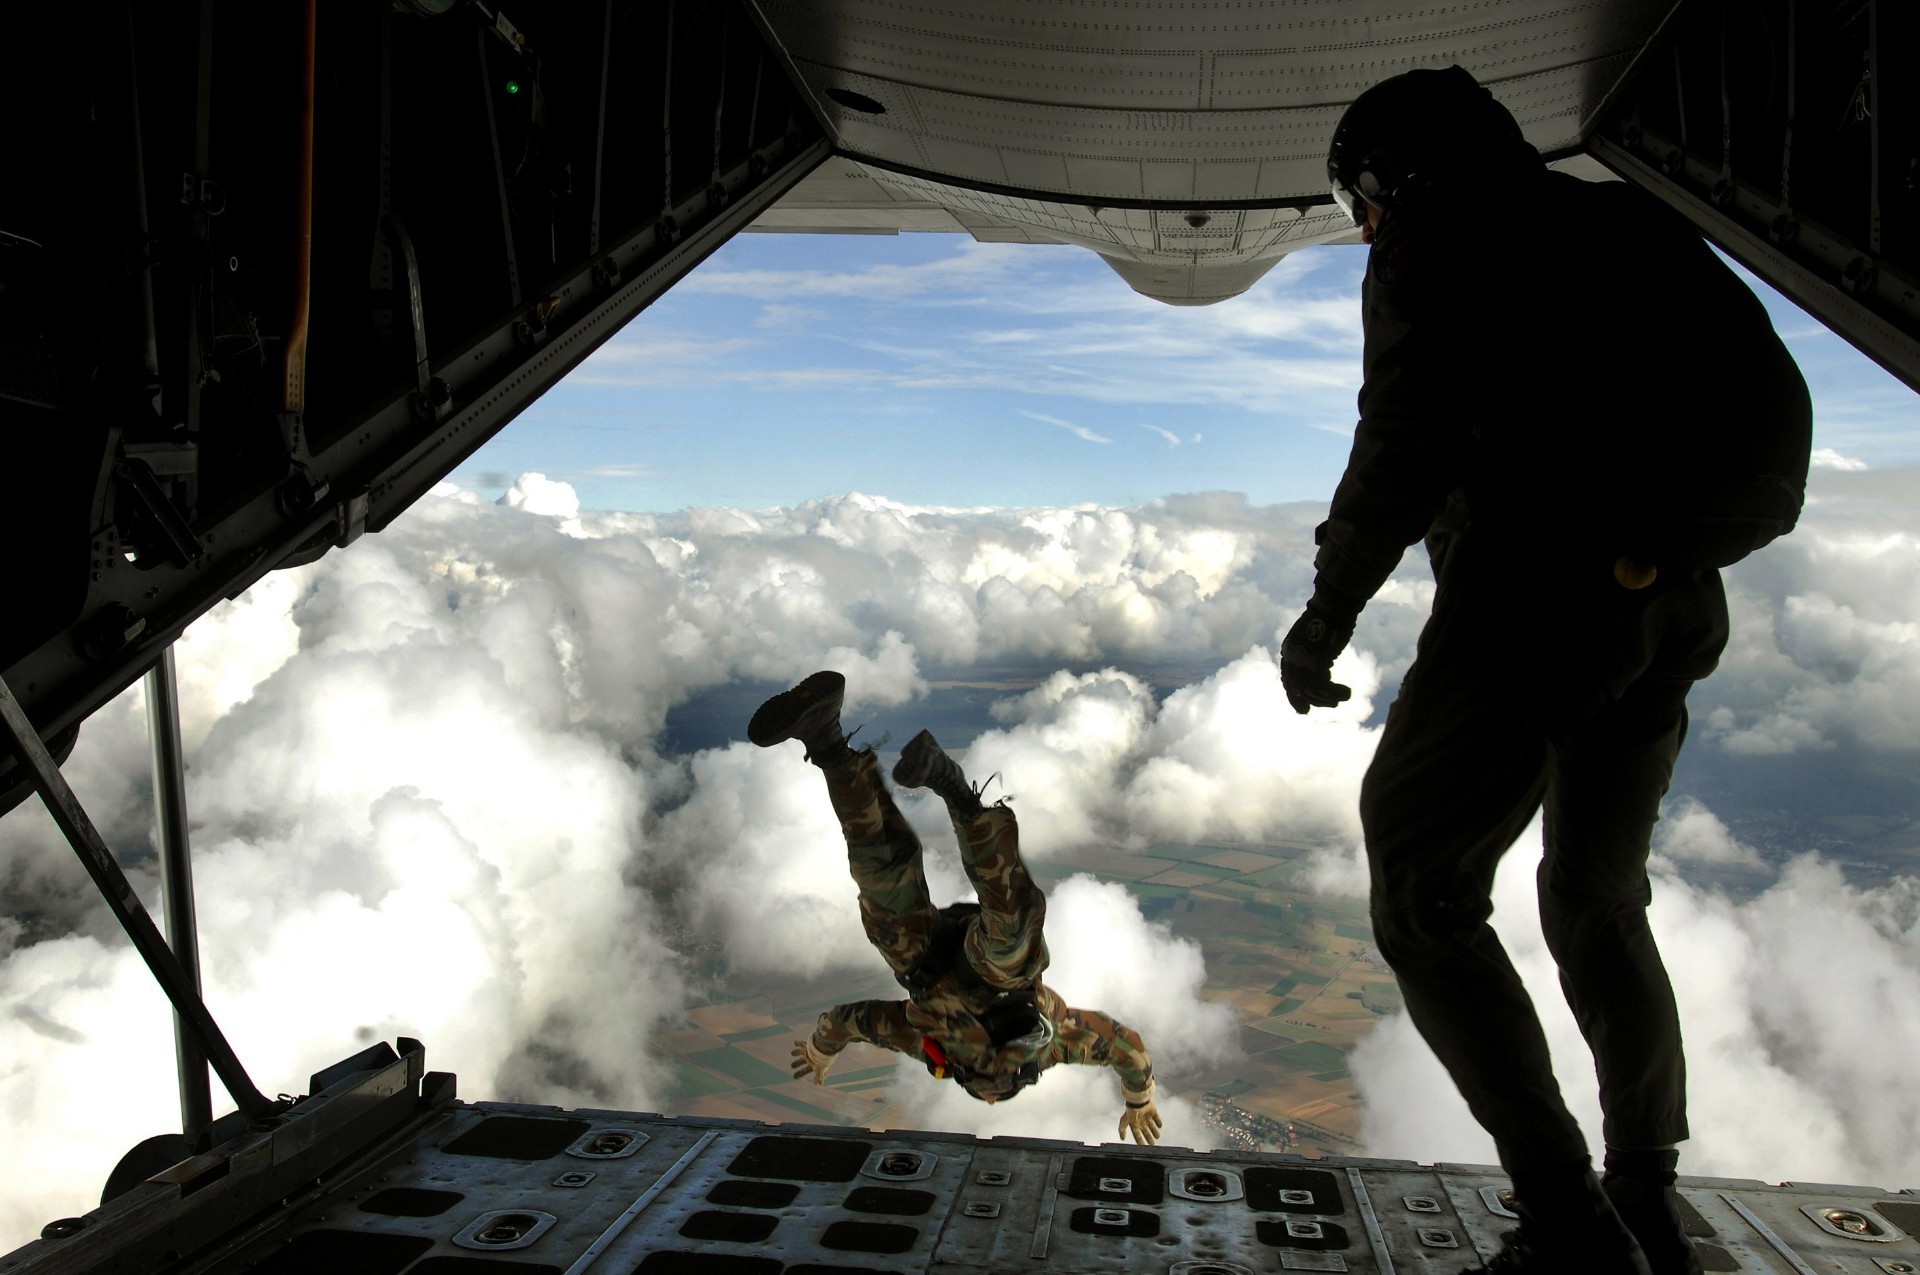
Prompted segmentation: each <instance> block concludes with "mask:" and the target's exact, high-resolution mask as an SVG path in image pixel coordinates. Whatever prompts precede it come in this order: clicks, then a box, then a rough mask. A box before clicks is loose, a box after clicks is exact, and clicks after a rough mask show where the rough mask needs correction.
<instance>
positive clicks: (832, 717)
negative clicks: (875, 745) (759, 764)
mask: <svg viewBox="0 0 1920 1275" xmlns="http://www.w3.org/2000/svg"><path fill="white" fill-rule="evenodd" d="M846 694H847V679H846V678H845V677H843V676H841V675H840V674H839V673H834V672H831V671H828V672H821V673H815V674H814V675H813V676H811V677H809V678H807V679H806V680H805V681H803V682H801V683H800V684H799V685H798V686H795V687H793V688H792V689H791V690H785V691H781V692H780V693H779V694H778V695H775V696H774V697H773V698H772V699H769V700H768V701H767V702H766V703H764V704H762V705H761V706H760V707H759V708H758V709H756V710H755V711H754V714H753V720H752V721H750V722H748V723H747V738H748V739H750V740H752V741H753V742H754V743H756V744H758V745H760V747H762V748H771V747H773V746H774V745H775V744H779V743H784V742H785V741H787V740H789V739H797V740H799V741H800V742H801V743H802V744H803V745H805V746H806V750H807V760H808V761H810V762H812V763H813V764H814V765H816V766H820V767H823V768H824V767H827V766H834V765H838V764H839V763H840V762H843V761H845V760H846V759H847V758H849V757H851V756H853V749H851V748H849V747H848V746H847V737H846V735H844V734H843V733H842V732H841V730H840V701H841V700H843V699H844V698H846Z"/></svg>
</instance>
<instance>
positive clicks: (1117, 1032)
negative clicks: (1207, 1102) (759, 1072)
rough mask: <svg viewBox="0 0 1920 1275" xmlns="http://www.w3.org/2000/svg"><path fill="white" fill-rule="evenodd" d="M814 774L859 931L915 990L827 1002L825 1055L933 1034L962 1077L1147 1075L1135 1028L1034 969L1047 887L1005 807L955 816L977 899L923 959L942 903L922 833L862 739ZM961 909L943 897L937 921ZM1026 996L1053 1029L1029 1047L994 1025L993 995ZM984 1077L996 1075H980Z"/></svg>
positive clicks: (917, 1048)
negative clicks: (926, 867) (848, 876)
mask: <svg viewBox="0 0 1920 1275" xmlns="http://www.w3.org/2000/svg"><path fill="white" fill-rule="evenodd" d="M822 774H824V775H825V777H826V781H827V792H828V794H829V795H830V796H831V798H832V800H833V809H834V813H835V814H836V815H837V816H838V817H839V819H840V828H841V831H842V833H843V834H844V835H845V836H846V839H847V866H848V868H849V869H850V870H851V871H852V873H853V879H854V883H855V884H856V885H858V886H859V887H860V919H861V922H862V924H863V925H864V926H865V927H866V931H867V939H868V941H869V942H871V943H872V944H873V946H874V947H875V948H876V949H877V950H878V951H879V953H880V955H881V956H882V957H884V958H885V959H886V962H887V965H888V967H889V968H891V969H892V970H893V973H894V977H895V978H897V979H899V980H900V981H901V983H902V984H903V985H904V986H906V987H908V988H909V990H910V991H912V992H913V995H912V998H911V999H909V1000H896V1001H877V1000H876V1001H854V1002H852V1003H850V1004H846V1005H836V1006H834V1007H833V1008H832V1009H830V1010H828V1011H827V1012H826V1013H824V1014H822V1015H820V1021H819V1023H818V1024H817V1025H816V1026H815V1027H814V1031H813V1047H814V1048H815V1049H817V1050H818V1051H820V1052H821V1053H822V1054H825V1055H828V1056H829V1057H831V1056H832V1055H835V1054H838V1053H839V1052H840V1051H841V1050H843V1049H845V1048H846V1047H847V1046H848V1045H849V1044H850V1043H852V1042H853V1041H856V1040H864V1041H867V1042H869V1043H871V1044H875V1045H879V1046H881V1047H882V1048H884V1049H891V1050H894V1051H896V1052H898V1053H902V1054H907V1055H910V1056H912V1057H915V1058H919V1059H921V1060H923V1061H926V1060H928V1059H929V1056H930V1055H929V1051H928V1050H927V1047H926V1042H927V1041H929V1040H931V1041H933V1042H934V1043H935V1045H936V1046H937V1049H938V1051H939V1052H940V1053H941V1054H943V1055H944V1056H945V1058H946V1059H947V1061H948V1064H949V1065H950V1066H951V1067H952V1069H953V1070H954V1072H955V1074H956V1075H957V1076H959V1075H971V1076H976V1077H982V1078H996V1077H997V1078H1004V1077H1007V1076H1010V1075H1012V1074H1013V1073H1014V1072H1016V1071H1018V1070H1019V1069H1020V1068H1021V1067H1022V1066H1024V1065H1025V1064H1027V1063H1032V1064H1034V1065H1035V1067H1036V1069H1037V1070H1042V1071H1043V1070H1045V1069H1046V1068H1048V1067H1052V1066H1054V1065H1055V1064H1057V1063H1090V1064H1096V1065H1099V1066H1110V1067H1112V1068H1113V1069H1114V1071H1115V1072H1116V1073H1118V1075H1119V1077H1120V1082H1121V1084H1122V1085H1123V1086H1124V1087H1125V1088H1126V1089H1127V1090H1129V1091H1133V1092H1139V1091H1142V1090H1145V1089H1146V1088H1147V1087H1148V1085H1149V1083H1150V1082H1151V1081H1152V1079H1153V1061H1152V1059H1151V1058H1149V1057H1148V1055H1147V1049H1146V1046H1145V1045H1144V1044H1142V1043H1141V1040H1140V1034H1139V1033H1138V1032H1136V1031H1134V1030H1133V1029H1132V1028H1131V1027H1128V1026H1126V1025H1125V1024H1123V1023H1119V1022H1116V1021H1115V1020H1114V1019H1113V1018H1112V1017H1110V1016H1108V1015H1106V1014H1103V1013H1101V1012H1100V1011H1098V1010H1089V1009H1072V1008H1069V1007H1068V1006H1067V1005H1066V1004H1065V1003H1064V1002H1063V1001H1062V1000H1061V999H1060V997H1059V996H1058V995H1057V994H1056V993H1055V992H1054V991H1053V990H1052V989H1051V988H1049V987H1047V986H1046V985H1045V984H1043V983H1041V982H1040V974H1041V972H1042V971H1044V970H1045V969H1046V968H1047V943H1046V939H1045V938H1044V937H1043V936H1042V934H1041V926H1042V924H1043V922H1044V921H1045V920H1046V915H1047V899H1046V895H1045V894H1043V893H1041V891H1040V887H1039V886H1037V885H1035V884H1034V883H1033V878H1032V877H1030V876H1029V875H1028V874H1027V869H1026V865H1025V864H1024V863H1022V862H1021V860H1020V834H1019V830H1018V828H1017V827H1016V825H1015V823H1014V817H1013V811H1011V810H1009V809H1008V808H1007V807H1006V806H1005V805H996V806H989V807H988V808H987V809H985V810H984V811H982V812H981V813H980V815H979V816H977V817H976V818H974V819H972V820H970V821H968V822H967V823H965V824H959V823H956V824H955V825H954V834H955V836H957V837H958V838H959V841H960V846H961V856H960V857H961V862H962V864H963V865H964V867H965V868H966V873H967V879H968V880H969V881H971V882H972V883H973V888H974V892H975V893H976V894H977V895H978V896H979V899H980V910H979V913H978V915H976V916H972V917H971V918H969V919H967V920H966V921H965V923H964V924H965V931H964V938H963V939H962V940H961V942H960V945H959V950H958V951H956V952H954V953H952V955H951V958H950V959H948V960H947V961H946V963H945V966H944V968H927V966H928V964H929V962H930V961H931V963H933V964H934V965H936V966H937V965H939V963H940V961H941V959H942V952H941V951H940V950H939V949H940V946H941V945H940V943H939V939H940V937H941V929H942V925H943V916H942V913H941V911H940V910H938V909H936V908H935V907H934V906H933V903H932V901H931V900H930V899H929V898H928V897H927V878H926V874H925V872H924V871H923V870H922V867H921V860H920V855H921V850H920V839H919V838H918V837H917V836H915V835H914V832H913V829H912V828H911V827H910V826H909V825H908V823H907V821H906V819H905V818H904V817H903V816H902V815H901V814H900V811H899V809H898V808H897V807H896V806H895V805H894V804H893V798H892V796H891V795H889V794H888V792H887V790H886V788H885V786H884V785H883V784H882V783H881V781H880V768H879V763H878V761H877V760H876V759H875V757H874V754H873V752H872V750H871V749H869V750H866V751H863V752H858V753H855V754H853V755H852V756H851V757H850V758H848V759H847V760H846V761H844V762H841V763H839V764H838V765H833V766H827V767H825V768H823V770H822ZM957 919H958V915H957V914H956V912H955V911H953V910H949V911H948V913H947V914H946V919H945V923H946V924H949V925H951V924H954V923H955V922H956V921H957ZM916 988H917V990H916ZM1029 996H1030V998H1031V1001H1032V1004H1033V1007H1034V1008H1035V1009H1037V1010H1038V1012H1039V1014H1040V1016H1041V1017H1043V1018H1044V1019H1045V1020H1046V1023H1047V1024H1048V1025H1050V1026H1051V1028H1052V1031H1051V1033H1049V1034H1050V1035H1051V1040H1049V1041H1047V1043H1045V1044H1044V1045H1043V1046H1040V1047H1038V1048H1034V1047H1032V1046H1031V1045H1029V1046H1027V1047H1022V1046H1021V1045H1019V1044H1017V1043H1015V1044H996V1043H995V1041H994V1032H993V1031H992V1030H991V1029H990V1024H991V1023H993V1022H994V1021H995V1014H996V1012H997V1006H1000V1005H1002V1004H1004V1003H1005V1002H1007V1001H1009V1000H1012V999H1018V1000H1019V1001H1020V1002H1021V1003H1022V1004H1024V1003H1025V1002H1026V1000H1027V999H1028V998H1029ZM983 1018H984V1019H986V1021H983ZM1026 1039H1029V1040H1030V1039H1031V1038H1026ZM1035 1043H1037V1042H1035ZM985 1088H987V1089H988V1090H989V1091H991V1090H993V1089H994V1088H996V1086H995V1084H994V1083H993V1081H992V1080H991V1079H988V1080H987V1081H986V1084H985Z"/></svg>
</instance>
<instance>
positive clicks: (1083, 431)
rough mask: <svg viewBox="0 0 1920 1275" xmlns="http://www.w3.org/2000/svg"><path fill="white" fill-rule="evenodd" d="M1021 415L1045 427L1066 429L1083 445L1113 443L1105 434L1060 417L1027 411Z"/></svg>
mask: <svg viewBox="0 0 1920 1275" xmlns="http://www.w3.org/2000/svg"><path fill="white" fill-rule="evenodd" d="M1020 415H1022V416H1024V417H1026V418H1027V419H1028V420H1031V421H1039V422H1040V423H1041V424H1043V425H1051V426H1053V427H1054V428H1055V429H1064V430H1066V431H1067V433H1069V434H1072V435H1073V436H1074V437H1075V438H1077V439H1079V440H1080V441H1081V442H1083V443H1111V442H1112V441H1113V440H1112V439H1111V438H1108V437H1107V436H1106V435H1105V434H1097V433H1095V432H1094V431H1093V430H1090V429H1088V428H1087V427H1086V426H1085V425H1076V424H1074V423H1073V422H1072V421H1063V420H1061V419H1060V418H1059V417H1058V416H1046V415H1043V414H1041V413H1039V412H1026V411H1023V412H1021V413H1020Z"/></svg>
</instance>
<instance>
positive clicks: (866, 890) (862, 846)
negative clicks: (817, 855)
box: [821, 749, 1047, 988]
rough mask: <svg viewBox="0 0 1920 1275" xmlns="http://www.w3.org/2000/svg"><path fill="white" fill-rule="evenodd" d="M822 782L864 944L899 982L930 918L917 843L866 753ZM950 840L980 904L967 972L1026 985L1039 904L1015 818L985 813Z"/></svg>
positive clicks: (1041, 958)
mask: <svg viewBox="0 0 1920 1275" xmlns="http://www.w3.org/2000/svg"><path fill="white" fill-rule="evenodd" d="M821 774H822V775H823V776H824V777H825V778H826V781H827V794H828V796H829V797H830V798H831V799H832V801H833V812H834V814H835V815H836V816H838V818H839V820H840V831H841V833H842V835H844V836H845V837H846V840H847V868H848V870H849V871H851V872H852V873H853V882H854V884H855V885H857V886H858V887H859V888H860V921H861V923H862V925H864V926H865V928H866V932H867V941H868V942H870V943H872V944H873V946H874V947H875V949H877V950H878V951H879V953H880V955H881V956H882V957H883V958H885V960H886V962H887V965H888V967H889V968H890V969H892V970H893V972H894V973H895V974H904V973H906V972H907V971H908V970H911V969H912V968H913V967H914V966H915V965H916V964H917V963H918V962H919V960H920V958H921V957H923V956H924V955H926V952H927V946H928V943H929V942H930V940H931V939H932V936H933V927H934V919H935V917H936V915H937V909H936V908H935V907H934V906H933V903H932V901H931V900H930V899H929V898H928V896H927V876H926V871H925V869H924V868H923V866H922V864H921V848H920V838H919V837H918V836H916V835H915V834H914V831H913V828H912V826H911V825H909V824H908V823H907V821H906V818H905V816H903V815H902V814H901V813H900V810H899V808H898V807H897V806H895V805H894V804H893V797H892V795H891V794H890V793H888V792H887V789H886V785H885V784H884V783H882V782H881V779H880V763H879V761H878V759H877V758H875V756H874V754H873V750H872V749H866V750H864V751H861V752H858V753H855V754H854V755H853V756H852V757H850V758H849V759H848V760H846V761H844V762H842V763H840V764H839V765H837V766H828V767H824V768H823V769H822V771H821ZM953 831H954V836H955V837H957V838H958V839H959V842H960V862H961V866H962V867H964V868H965V869H966V873H967V880H968V881H970V882H972V884H973V890H974V893H975V894H976V895H977V896H979V899H980V916H979V918H978V919H977V920H976V921H974V922H973V924H972V925H971V926H970V927H969V928H968V931H967V937H966V956H967V962H968V964H970V965H972V966H973V968H974V971H975V972H976V973H978V974H979V975H980V978H981V980H982V981H983V982H985V983H987V984H989V985H990V986H993V987H1002V988H1022V987H1029V986H1032V985H1033V984H1034V983H1036V982H1038V981H1039V978H1040V974H1041V972H1042V971H1044V970H1045V969H1046V968H1047V943H1046V939H1045V938H1044V937H1043V936H1042V934H1041V927H1042V926H1043V925H1044V924H1045V922H1046V917H1047V896H1046V895H1045V894H1044V893H1042V892H1041V890H1040V887H1039V886H1037V885H1035V884H1034V883H1033V878H1032V877H1031V876H1029V875H1028V874H1027V868H1026V864H1024V863H1023V862H1021V859H1020V832H1019V828H1018V827H1017V826H1016V824H1015V822H1014V818H1013V811H1011V810H1009V809H1008V808H1007V807H1005V806H989V807H987V809H986V810H984V811H982V812H981V813H980V814H979V815H978V816H977V817H976V818H974V819H971V820H969V821H967V822H966V823H964V824H962V823H956V824H954V825H953Z"/></svg>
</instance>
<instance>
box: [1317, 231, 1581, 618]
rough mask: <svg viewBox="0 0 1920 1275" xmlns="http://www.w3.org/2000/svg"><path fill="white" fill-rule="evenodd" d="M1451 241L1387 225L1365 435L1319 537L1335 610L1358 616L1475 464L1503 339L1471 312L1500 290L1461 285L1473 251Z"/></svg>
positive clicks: (1371, 306) (1372, 262)
mask: <svg viewBox="0 0 1920 1275" xmlns="http://www.w3.org/2000/svg"><path fill="white" fill-rule="evenodd" d="M1450 238H1452V236H1451V235H1449V233H1448V229H1447V227H1446V226H1445V225H1444V224H1436V222H1434V221H1423V220H1422V219H1420V218H1419V217H1406V218H1401V217H1389V218H1387V219H1386V221H1385V222H1383V223H1382V224H1381V228H1380V233H1379V235H1378V236H1377V237H1376V239H1375V241H1374V245H1373V248H1372V249H1371V255H1370V256H1369V258H1368V263H1367V278H1366V282H1365V284H1364V298H1365V299H1364V302H1363V307H1364V313H1365V321H1366V353H1365V381H1364V382H1363V384H1362V385H1361V387H1360V423H1359V424H1358V425H1357V426H1356V427H1355V429H1354V435H1353V450H1352V453H1351V455H1350V456H1349V457H1348V460H1347V468H1346V472H1345V473H1344V474H1343V475H1342V476H1341V478H1340V484H1339V486H1338V487H1337V488H1335V490H1334V494H1333V502H1332V505H1331V507H1330V509H1329V510H1328V514H1327V520H1326V522H1324V523H1322V524H1321V525H1320V528H1319V530H1318V531H1317V532H1316V533H1315V535H1314V539H1315V541H1316V543H1318V544H1319V546H1320V550H1319V553H1318V555H1317V556H1316V557H1315V559H1314V566H1315V567H1316V568H1317V569H1318V572H1319V574H1318V576H1317V577H1316V581H1315V583H1316V585H1317V586H1318V587H1319V588H1320V589H1321V590H1322V591H1324V592H1326V593H1327V594H1328V595H1329V600H1330V601H1332V602H1334V603H1335V605H1336V606H1339V605H1341V604H1351V608H1352V610H1354V611H1358V610H1359V608H1360V606H1362V605H1364V604H1365V603H1366V601H1367V599H1369V598H1371V597H1372V596H1373V595H1374V593H1375V592H1377V591H1378V590H1379V588H1380V586H1381V585H1382V584H1383V583H1385V581H1386V578H1387V577H1388V576H1389V575H1391V574H1392V573H1393V569H1394V567H1395V566H1396V565H1398V564H1399V561H1400V556H1401V554H1402V553H1404V552H1405V551H1406V548H1407V546H1408V545H1411V544H1413V543H1414V542H1415V541H1417V540H1419V539H1421V538H1422V537H1423V536H1425V535H1426V534H1427V530H1428V528H1429V527H1431V526H1432V525H1433V521H1434V519H1435V517H1437V516H1438V515H1439V513H1440V511H1441V509H1442V508H1443V507H1445V505H1446V503H1447V497H1448V496H1449V495H1450V494H1451V493H1452V492H1453V491H1454V489H1456V488H1457V487H1459V486H1460V485H1461V484H1462V483H1463V482H1464V481H1465V479H1466V478H1467V475H1468V474H1469V472H1470V471H1471V470H1472V469H1473V466H1474V464H1475V462H1476V460H1477V458H1478V454H1479V448H1478V444H1477V442H1476V439H1475V436H1474V422H1475V412H1474V409H1473V402H1474V396H1475V394H1476V393H1480V394H1484V393H1485V392H1486V391H1487V390H1488V388H1490V387H1488V386H1487V385H1486V383H1485V377H1486V375H1487V370H1488V368H1489V366H1490V365H1491V362H1492V360H1491V359H1490V358H1489V357H1488V354H1489V347H1490V346H1492V345H1494V344H1496V343H1497V342H1498V341H1499V339H1500V338H1499V333H1498V332H1495V331H1488V330H1487V329H1486V326H1485V324H1484V322H1483V321H1482V319H1481V317H1480V315H1479V314H1478V313H1476V308H1475V307H1474V306H1473V305H1472V304H1470V302H1469V300H1468V298H1469V297H1470V296H1472V295H1473V294H1475V293H1476V292H1477V291H1479V290H1481V289H1484V288H1485V287H1487V286H1488V285H1489V284H1490V283H1491V282H1492V281H1491V280H1467V279H1463V278H1461V277H1460V276H1459V274H1458V272H1457V266H1456V259H1457V258H1459V257H1460V256H1461V255H1462V254H1463V253H1464V251H1465V246H1464V245H1463V244H1460V243H1455V242H1448V240H1449V239H1450ZM1509 318H1510V321H1513V322H1524V321H1525V316H1523V315H1514V316H1509ZM1542 407H1543V410H1545V407H1546V405H1544V404H1543V405H1542Z"/></svg>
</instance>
